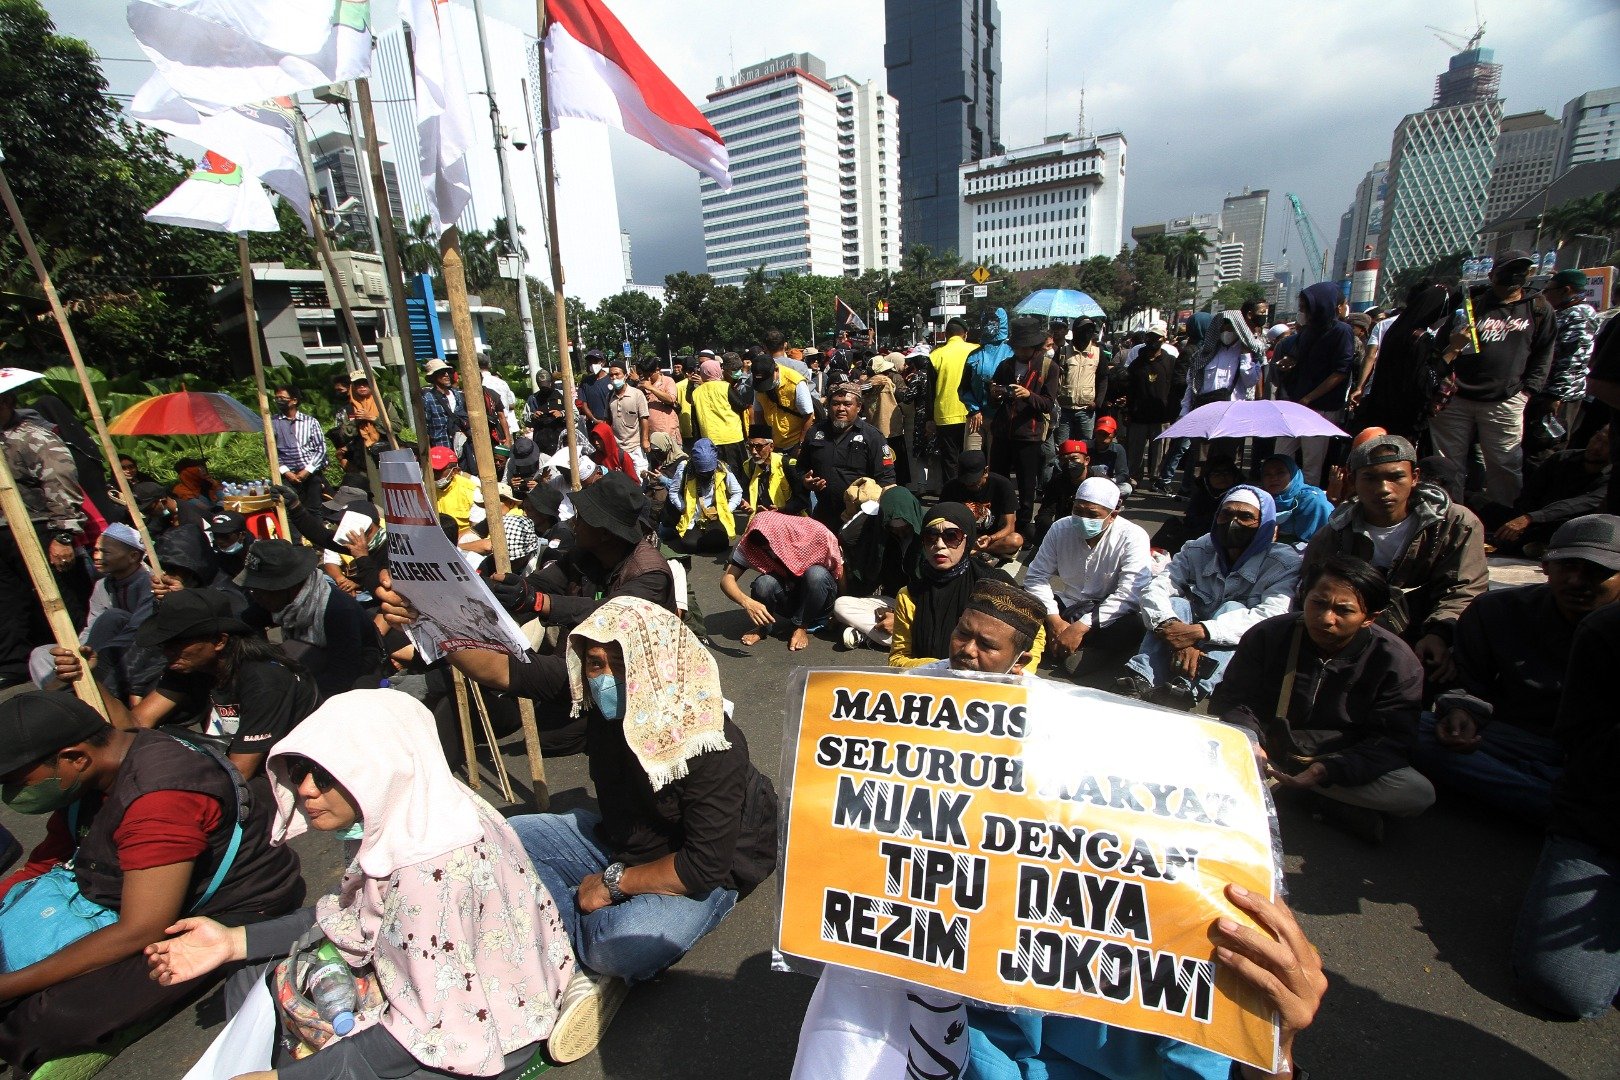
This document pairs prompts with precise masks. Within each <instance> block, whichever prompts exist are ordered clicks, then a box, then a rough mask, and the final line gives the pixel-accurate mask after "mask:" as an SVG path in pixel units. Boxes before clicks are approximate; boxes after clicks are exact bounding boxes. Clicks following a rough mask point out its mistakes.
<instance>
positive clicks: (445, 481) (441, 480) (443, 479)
mask: <svg viewBox="0 0 1620 1080" xmlns="http://www.w3.org/2000/svg"><path fill="white" fill-rule="evenodd" d="M455 478H456V474H455V473H449V474H447V475H445V476H436V477H434V478H433V484H434V486H435V487H437V488H438V489H439V490H441V491H442V490H444V489H445V488H447V487H449V486H450V481H452V480H454V479H455Z"/></svg>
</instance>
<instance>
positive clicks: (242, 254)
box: [236, 233, 292, 540]
mask: <svg viewBox="0 0 1620 1080" xmlns="http://www.w3.org/2000/svg"><path fill="white" fill-rule="evenodd" d="M236 259H237V262H239V263H241V264H242V314H243V316H244V317H245V319H246V322H245V323H244V326H245V328H246V329H247V339H248V353H249V354H250V355H251V356H252V357H253V385H254V387H255V388H256V389H257V390H258V391H259V416H260V417H261V418H263V420H264V454H265V458H266V459H267V460H268V461H269V462H270V471H269V472H268V473H266V474H265V475H266V476H275V475H276V470H277V469H278V468H279V467H280V464H281V457H280V455H279V453H278V451H277V449H276V425H275V422H274V421H273V420H272V419H271V414H270V395H269V393H267V392H266V390H265V386H264V347H263V345H262V344H261V343H260V341H259V308H258V306H257V305H256V304H254V302H253V260H252V259H250V258H249V257H248V238H247V233H237V234H236ZM276 524H277V525H279V526H281V536H282V538H283V539H285V540H291V539H292V526H291V525H289V524H288V523H287V504H286V503H284V502H282V501H281V500H280V499H277V500H276Z"/></svg>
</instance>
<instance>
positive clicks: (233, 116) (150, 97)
mask: <svg viewBox="0 0 1620 1080" xmlns="http://www.w3.org/2000/svg"><path fill="white" fill-rule="evenodd" d="M129 112H130V115H131V116H133V117H134V118H135V119H136V120H139V121H140V122H141V123H143V124H148V125H150V126H152V127H155V128H157V129H158V130H160V131H164V132H167V133H168V134H170V135H178V136H179V137H180V138H182V139H187V140H189V141H191V142H194V143H196V144H197V145H198V146H202V147H206V148H207V149H208V150H210V151H212V152H213V153H214V154H217V155H218V156H219V157H221V158H223V159H225V160H227V161H230V162H234V163H235V164H237V165H239V166H240V167H241V169H242V172H243V173H245V174H246V175H247V176H249V177H256V178H257V179H259V180H262V181H263V182H264V184H265V186H266V187H268V188H269V189H270V190H271V191H274V192H275V193H276V194H277V195H280V196H281V197H282V198H283V199H286V200H287V201H288V202H289V203H291V204H292V208H293V209H294V210H295V211H297V213H298V216H299V218H300V219H302V221H303V222H304V229H305V231H306V232H309V233H310V234H311V235H314V233H313V225H312V223H311V222H310V219H309V189H308V186H307V185H306V183H305V179H304V166H303V162H302V161H301V160H300V159H299V157H298V137H297V134H296V128H295V127H294V126H293V125H294V124H296V123H297V119H296V118H295V117H294V116H293V112H292V101H291V99H290V98H285V97H284V98H280V99H278V100H275V101H260V102H254V103H251V104H246V105H233V106H230V107H228V108H216V107H214V106H211V105H207V104H198V103H196V102H193V101H190V100H187V99H186V98H184V97H182V96H181V95H180V93H179V92H178V91H176V90H175V89H174V88H173V87H172V86H170V85H169V84H168V83H167V82H165V81H164V79H163V76H162V75H153V76H152V77H151V78H149V79H147V80H146V82H145V83H144V84H142V86H141V88H140V89H139V90H137V91H136V92H135V98H134V100H133V101H131V102H130V108H129Z"/></svg>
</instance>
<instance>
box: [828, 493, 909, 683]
mask: <svg viewBox="0 0 1620 1080" xmlns="http://www.w3.org/2000/svg"><path fill="white" fill-rule="evenodd" d="M870 482H871V481H868V483H870ZM922 518H923V508H922V503H920V502H918V501H917V496H915V495H913V494H912V493H911V492H909V491H907V490H906V489H905V488H903V487H891V488H889V489H888V490H886V491H884V492H883V493H882V494H881V495H880V496H879V498H878V512H877V520H876V522H875V523H873V522H870V521H869V522H868V524H867V529H868V530H869V531H870V533H871V534H872V540H873V542H874V544H875V547H876V553H875V557H874V558H873V560H872V569H871V572H870V574H869V575H868V577H867V578H865V579H863V580H862V581H860V582H856V581H855V579H854V576H853V575H851V574H850V573H849V571H848V569H847V568H848V566H849V558H848V549H847V548H846V549H845V567H846V570H845V577H846V579H847V581H846V584H847V585H848V587H849V589H850V592H851V595H849V596H840V597H838V599H836V600H834V601H833V618H834V619H835V620H836V621H837V622H839V623H841V624H843V626H844V636H843V637H844V646H845V648H849V649H855V648H859V647H860V646H861V644H862V643H863V642H865V643H870V644H871V645H873V646H875V647H876V648H880V649H883V650H885V651H887V650H888V648H889V644H890V642H891V641H893V639H894V604H895V597H896V596H898V595H899V593H900V590H901V589H903V588H905V587H906V586H907V585H908V584H909V583H910V582H911V581H912V580H913V579H914V578H915V577H916V576H917V568H918V564H919V563H920V561H921V559H922V539H921V536H922V529H923V523H922Z"/></svg>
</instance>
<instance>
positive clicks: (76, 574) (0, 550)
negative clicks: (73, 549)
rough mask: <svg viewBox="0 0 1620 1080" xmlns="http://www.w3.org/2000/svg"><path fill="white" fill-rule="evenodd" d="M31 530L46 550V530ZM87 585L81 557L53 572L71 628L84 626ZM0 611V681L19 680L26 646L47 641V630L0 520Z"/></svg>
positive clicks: (7, 530)
mask: <svg viewBox="0 0 1620 1080" xmlns="http://www.w3.org/2000/svg"><path fill="white" fill-rule="evenodd" d="M34 534H35V535H36V536H37V537H38V538H39V548H40V551H42V552H48V551H49V550H50V546H51V541H50V534H49V532H48V531H47V530H46V529H45V528H44V527H43V526H41V525H36V526H35V527H34ZM90 586H91V582H90V575H89V572H88V571H86V570H85V568H84V562H83V560H81V559H77V558H75V559H74V561H73V565H72V566H70V567H68V568H67V569H66V570H62V571H58V572H57V574H56V587H57V589H58V591H60V592H61V594H62V604H63V606H64V607H66V608H67V612H68V616H69V617H70V618H72V620H73V627H74V629H75V630H80V629H83V628H84V615H85V611H86V609H87V608H89V606H90ZM0 611H3V612H5V617H4V618H0V683H11V682H20V681H23V680H26V679H27V678H28V652H29V650H30V649H32V648H33V647H34V646H35V645H42V644H44V643H46V642H48V641H50V640H51V630H50V624H48V623H47V622H46V621H45V609H44V608H43V607H41V606H40V602H39V594H38V593H37V592H35V591H34V580H33V579H32V578H30V577H29V576H28V567H27V566H26V565H25V564H24V563H23V556H22V550H21V549H20V548H18V547H17V538H16V537H15V536H14V535H13V534H12V531H11V526H10V525H9V524H0Z"/></svg>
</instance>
